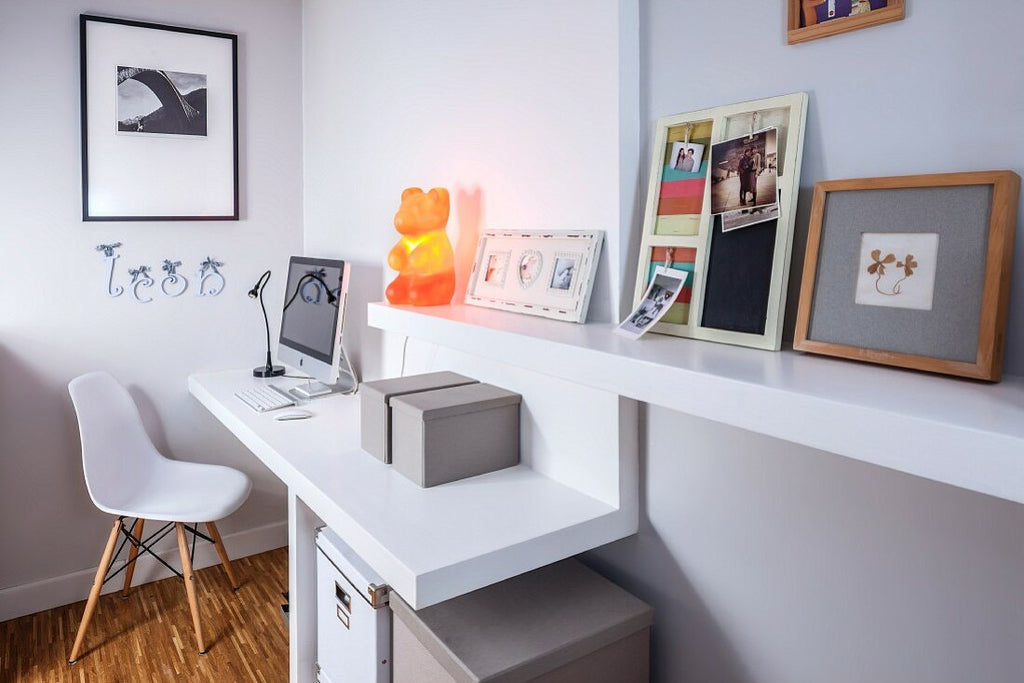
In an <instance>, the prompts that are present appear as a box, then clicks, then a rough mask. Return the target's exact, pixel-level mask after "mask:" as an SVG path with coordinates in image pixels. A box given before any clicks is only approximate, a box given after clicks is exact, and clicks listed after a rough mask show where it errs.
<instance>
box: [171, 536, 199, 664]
mask: <svg viewBox="0 0 1024 683" xmlns="http://www.w3.org/2000/svg"><path fill="white" fill-rule="evenodd" d="M174 528H175V531H177V534H178V552H179V553H181V573H182V574H183V575H184V576H185V594H186V595H188V606H189V609H190V610H191V611H192V626H193V628H195V631H196V645H197V646H198V647H199V654H201V655H205V654H206V646H205V645H204V644H203V627H202V626H201V625H200V623H199V603H198V602H197V601H196V584H195V579H196V577H195V574H193V573H192V560H191V558H190V557H189V553H188V542H187V541H186V540H185V525H184V524H182V523H181V522H175V523H174Z"/></svg>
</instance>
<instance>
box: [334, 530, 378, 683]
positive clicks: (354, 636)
mask: <svg viewBox="0 0 1024 683" xmlns="http://www.w3.org/2000/svg"><path fill="white" fill-rule="evenodd" d="M316 548H317V552H316V599H317V608H316V665H317V680H319V681H321V683H343V682H344V681H360V683H362V682H364V681H365V682H368V683H373V682H376V683H389V682H390V681H391V610H390V609H389V608H388V597H389V596H388V587H387V586H386V585H384V582H383V581H382V580H381V578H380V577H379V576H377V574H376V573H375V572H374V571H373V569H371V568H370V566H369V565H368V564H366V562H364V561H363V559H362V558H360V557H359V556H358V555H356V554H355V551H353V550H352V549H351V548H349V547H348V546H347V545H345V543H344V542H343V541H342V540H341V539H340V538H339V537H338V535H337V534H335V533H334V532H333V531H331V530H330V529H327V528H324V529H320V530H319V531H317V535H316Z"/></svg>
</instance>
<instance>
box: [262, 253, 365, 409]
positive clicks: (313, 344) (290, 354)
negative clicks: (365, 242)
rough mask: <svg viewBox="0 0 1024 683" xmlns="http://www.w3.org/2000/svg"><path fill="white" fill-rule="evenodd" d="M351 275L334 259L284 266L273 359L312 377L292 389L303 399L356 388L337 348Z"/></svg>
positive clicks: (296, 261)
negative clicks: (281, 306) (283, 284)
mask: <svg viewBox="0 0 1024 683" xmlns="http://www.w3.org/2000/svg"><path fill="white" fill-rule="evenodd" d="M349 270H350V266H349V264H348V263H346V262H345V261H339V260H336V259H324V258H309V257H305V256H292V257H291V260H290V261H289V263H288V281H287V284H286V285H285V293H284V307H283V310H282V312H281V337H280V339H279V341H278V347H277V357H278V360H280V361H281V362H282V363H284V364H285V365H287V366H289V367H291V368H294V369H295V370H297V371H299V372H300V373H303V374H305V375H308V376H309V377H310V381H309V382H307V383H306V384H300V385H299V386H297V387H294V388H293V389H291V391H292V392H294V393H296V394H297V395H298V396H300V397H302V398H313V397H315V396H322V395H326V394H331V393H352V392H353V391H355V389H356V387H357V386H358V384H359V380H358V379H357V378H356V374H355V371H354V370H353V368H352V364H351V362H350V361H349V359H348V357H347V355H346V354H345V349H344V348H343V346H342V343H341V333H342V330H343V329H344V326H345V301H346V298H347V295H348V279H349ZM313 380H317V381H313Z"/></svg>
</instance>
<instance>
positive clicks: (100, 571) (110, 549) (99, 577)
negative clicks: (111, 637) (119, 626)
mask: <svg viewBox="0 0 1024 683" xmlns="http://www.w3.org/2000/svg"><path fill="white" fill-rule="evenodd" d="M120 531H121V518H120V517H118V518H117V521H115V522H114V526H113V528H112V529H111V530H110V538H108V539H107V547H106V548H104V549H103V556H102V557H101V558H100V566H99V567H97V568H96V578H95V579H93V582H92V590H91V591H89V601H88V602H86V603H85V613H84V614H82V621H81V623H80V624H79V625H78V635H77V636H75V644H74V646H73V647H72V648H71V657H70V658H69V659H68V663H69V664H74V663H75V661H76V660H77V659H78V654H79V652H81V650H82V641H83V640H84V639H85V630H86V629H87V628H89V620H91V619H92V615H93V612H95V611H96V603H97V602H99V599H100V589H101V588H103V579H104V577H106V575H107V570H108V569H110V560H111V558H112V557H113V555H114V544H115V543H117V534H118V533H119V532H120Z"/></svg>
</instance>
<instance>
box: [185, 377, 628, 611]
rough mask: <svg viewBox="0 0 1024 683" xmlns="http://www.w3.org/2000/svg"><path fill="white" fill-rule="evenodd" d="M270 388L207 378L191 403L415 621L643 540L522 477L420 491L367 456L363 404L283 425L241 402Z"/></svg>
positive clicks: (561, 489) (539, 481)
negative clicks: (416, 615) (592, 553)
mask: <svg viewBox="0 0 1024 683" xmlns="http://www.w3.org/2000/svg"><path fill="white" fill-rule="evenodd" d="M268 381H269V382H271V383H278V382H289V380H284V379H281V378H276V379H273V380H261V379H257V378H254V377H252V374H251V372H250V371H248V370H238V371H227V372H216V373H202V374H196V375H192V376H191V377H189V391H190V392H191V393H192V395H193V396H194V397H195V398H196V399H198V400H199V402H200V403H202V404H203V406H205V407H206V408H207V409H208V410H209V411H210V412H211V413H213V415H214V416H216V417H217V419H219V420H220V421H221V422H222V423H223V424H224V425H225V426H226V427H227V428H228V429H229V430H231V432H232V433H234V435H235V436H236V437H238V439H240V440H241V441H242V443H244V444H245V445H246V446H247V447H248V448H249V450H251V451H252V452H253V453H254V454H255V455H256V456H257V457H258V458H259V459H260V460H261V461H263V463H264V464H265V465H266V466H267V467H268V468H270V470H271V471H272V472H273V473H274V474H275V475H276V476H277V477H278V478H280V479H281V480H282V481H283V482H284V483H285V484H286V485H287V486H288V487H289V489H290V490H291V491H293V492H294V493H295V495H297V496H298V497H299V498H301V499H302V500H303V501H304V502H305V504H306V505H308V506H309V507H310V508H311V509H312V510H313V511H314V512H315V513H316V514H317V515H318V516H319V517H320V518H321V519H322V520H323V521H324V523H326V524H327V525H328V526H330V527H331V528H332V529H334V530H335V531H336V532H337V533H338V534H339V535H340V536H341V537H342V538H343V539H344V541H345V542H346V543H348V544H349V545H350V546H351V547H352V549H353V550H355V551H356V553H357V554H359V555H360V556H361V557H362V558H363V559H365V560H366V561H367V562H368V563H369V564H370V565H371V566H372V567H373V568H374V569H375V570H376V571H377V572H378V573H379V574H380V575H381V576H382V577H383V578H384V579H385V580H386V581H387V582H388V584H389V585H390V586H391V587H392V589H394V590H396V591H397V592H398V593H399V594H400V595H401V596H402V598H403V599H404V600H405V601H406V602H407V603H409V604H410V605H412V606H413V607H414V608H415V609H420V608H422V607H426V606H428V605H431V604H434V603H437V602H441V601H443V600H447V599H449V598H452V597H455V596H457V595H461V594H463V593H466V592H469V591H471V590H475V589H477V588H481V587H483V586H486V585H489V584H491V583H494V582H496V581H500V580H503V579H506V578H510V577H512V576H516V575H518V574H521V573H523V572H525V571H529V570H532V569H535V568H537V567H540V566H544V565H547V564H549V563H551V562H555V561H557V560H559V559H563V558H565V557H569V556H571V555H575V554H577V553H580V552H583V551H585V550H589V549H591V548H594V547H597V546H599V545H603V544H605V543H609V542H611V541H614V540H617V539H619V538H622V537H624V536H626V535H628V534H630V533H633V532H635V530H636V520H635V516H633V517H632V518H631V517H630V515H626V514H622V513H621V511H620V510H618V509H616V508H614V507H611V506H609V505H607V504H605V503H603V502H601V501H599V500H597V499H594V498H591V497H589V496H586V495H584V494H582V493H580V492H578V491H576V490H574V489H572V488H570V487H567V486H565V485H563V484H560V483H558V482H556V481H554V480H551V479H549V478H547V477H544V476H542V475H540V474H538V473H536V472H534V471H533V470H531V469H530V468H528V467H526V466H523V465H520V466H518V467H512V468H508V469H505V470H500V471H498V472H492V473H490V474H486V475H482V476H479V477H473V478H470V479H464V480H461V481H457V482H452V483H450V484H445V485H443V486H436V487H433V488H427V489H424V488H420V487H419V486H417V485H415V484H413V483H412V482H411V481H409V480H407V479H405V478H404V477H402V476H401V475H400V474H398V473H397V472H395V471H394V470H393V469H392V468H391V466H389V465H385V464H384V463H382V462H380V461H379V460H377V459H375V458H374V457H372V456H371V455H369V454H368V453H366V452H364V451H362V450H360V448H359V398H358V396H332V397H329V398H325V399H320V400H316V401H313V402H310V403H309V404H308V405H305V406H303V408H305V409H308V410H310V411H312V412H313V413H315V416H314V417H313V418H310V419H307V420H296V421H290V422H277V421H275V420H274V415H275V414H274V413H273V412H271V413H263V414H261V413H256V412H254V411H252V410H251V409H249V408H248V407H247V406H246V405H244V404H243V403H242V402H241V401H240V400H239V399H238V398H237V397H235V396H234V393H235V392H236V391H239V390H241V389H244V388H246V387H250V386H256V385H258V384H261V383H266V382H268ZM284 410H287V408H286V409H284Z"/></svg>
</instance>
